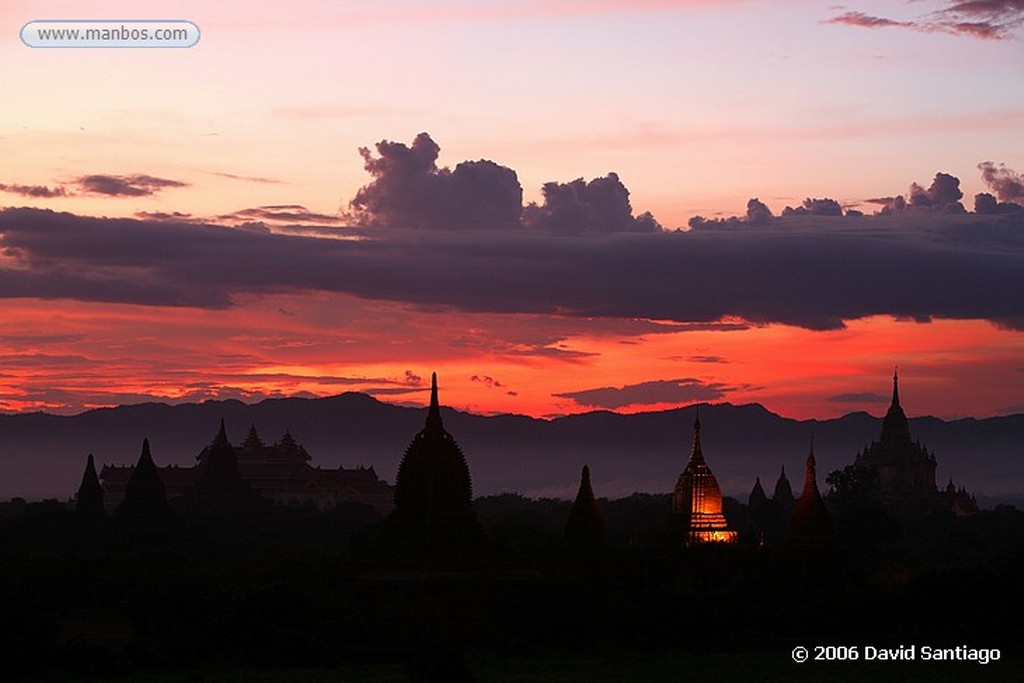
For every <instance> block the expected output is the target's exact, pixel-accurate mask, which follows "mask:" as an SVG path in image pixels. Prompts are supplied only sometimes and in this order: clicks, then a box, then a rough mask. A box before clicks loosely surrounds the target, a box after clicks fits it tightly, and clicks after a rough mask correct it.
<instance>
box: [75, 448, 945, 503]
mask: <svg viewBox="0 0 1024 683" xmlns="http://www.w3.org/2000/svg"><path fill="white" fill-rule="evenodd" d="M950 482H952V480H950ZM75 512H76V513H78V514H79V515H82V516H84V517H102V516H103V515H104V514H106V512H105V510H104V508H103V488H102V487H101V486H100V480H99V477H97V476H96V463H95V461H94V460H93V457H92V453H90V454H89V458H88V460H86V462H85V472H84V473H83V474H82V484H81V485H80V486H79V487H78V499H77V502H76V504H75Z"/></svg>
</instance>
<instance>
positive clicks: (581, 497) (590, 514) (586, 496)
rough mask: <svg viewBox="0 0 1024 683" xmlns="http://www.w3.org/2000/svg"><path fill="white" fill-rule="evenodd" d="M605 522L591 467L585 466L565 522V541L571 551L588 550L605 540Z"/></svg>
mask: <svg viewBox="0 0 1024 683" xmlns="http://www.w3.org/2000/svg"><path fill="white" fill-rule="evenodd" d="M604 538H605V523H604V516H603V515H602V514H601V510H600V509H599V508H598V507H597V498H596V497H595V496H594V489H593V487H592V486H591V485H590V468H589V467H588V466H586V465H584V466H583V471H582V472H581V473H580V489H579V491H578V492H577V493H576V501H575V502H574V503H573V504H572V509H571V510H570V511H569V520H568V521H567V522H566V523H565V543H566V545H567V546H568V548H569V549H570V551H574V550H576V551H587V550H590V549H592V548H595V547H598V546H600V545H601V543H603V542H604Z"/></svg>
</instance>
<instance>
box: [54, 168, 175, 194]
mask: <svg viewBox="0 0 1024 683" xmlns="http://www.w3.org/2000/svg"><path fill="white" fill-rule="evenodd" d="M74 184H75V185H77V186H78V189H79V191H80V192H82V193H84V194H100V195H105V196H108V197H147V196H149V195H153V194H156V193H157V192H159V191H161V190H165V189H167V188H171V187H188V183H184V182H181V181H180V180H170V179H168V178H157V177H155V176H151V175H145V174H142V173H138V174H135V175H85V176H82V177H80V178H77V179H76V180H75V181H74Z"/></svg>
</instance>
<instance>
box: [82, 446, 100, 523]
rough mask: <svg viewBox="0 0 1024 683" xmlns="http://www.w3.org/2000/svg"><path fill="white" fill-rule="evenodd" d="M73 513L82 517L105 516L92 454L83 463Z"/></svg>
mask: <svg viewBox="0 0 1024 683" xmlns="http://www.w3.org/2000/svg"><path fill="white" fill-rule="evenodd" d="M75 512H76V513H78V514H79V515H82V516H84V517H102V516H103V515H104V514H105V510H104V509H103V488H102V487H101V486H100V479H99V477H97V476H96V463H95V462H94V461H93V458H92V453H90V454H89V459H88V460H87V461H86V463H85V472H84V473H83V474H82V484H81V486H79V487H78V501H77V503H76V505H75Z"/></svg>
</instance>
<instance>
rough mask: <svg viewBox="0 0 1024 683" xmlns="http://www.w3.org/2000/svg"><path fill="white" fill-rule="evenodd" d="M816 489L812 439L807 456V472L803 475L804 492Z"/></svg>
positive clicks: (815, 467) (816, 479) (816, 480)
mask: <svg viewBox="0 0 1024 683" xmlns="http://www.w3.org/2000/svg"><path fill="white" fill-rule="evenodd" d="M811 488H814V489H815V490H816V489H817V488H818V477H817V462H816V461H815V459H814V438H813V437H812V438H811V452H810V453H808V454H807V471H806V473H805V474H804V491H808V490H810V489H811Z"/></svg>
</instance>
